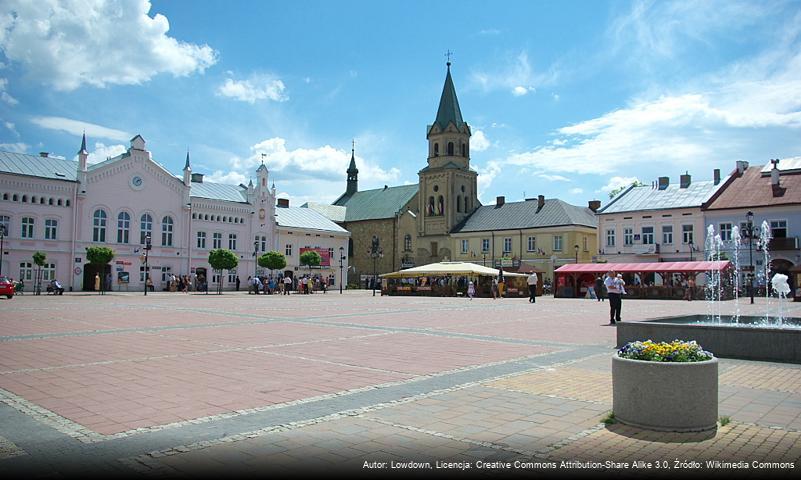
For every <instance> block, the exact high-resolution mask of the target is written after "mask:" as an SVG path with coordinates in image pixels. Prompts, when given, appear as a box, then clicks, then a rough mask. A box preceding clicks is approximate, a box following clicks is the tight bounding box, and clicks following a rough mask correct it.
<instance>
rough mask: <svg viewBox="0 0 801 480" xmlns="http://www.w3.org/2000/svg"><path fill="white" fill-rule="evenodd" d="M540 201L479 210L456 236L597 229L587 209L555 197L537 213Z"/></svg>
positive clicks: (461, 227) (457, 231)
mask: <svg viewBox="0 0 801 480" xmlns="http://www.w3.org/2000/svg"><path fill="white" fill-rule="evenodd" d="M537 209H538V202H537V199H536V198H535V199H532V200H526V201H523V202H507V203H504V204H503V205H501V206H497V205H484V206H482V207H479V208H477V209H476V210H475V211H474V212H473V214H472V215H470V216H469V217H467V218H466V219H465V220H464V221H463V222H462V223H461V224H460V225H457V226H456V228H454V230H453V233H467V232H483V231H490V230H518V229H524V228H545V227H557V226H562V225H578V226H584V227H593V228H595V227H596V225H597V222H596V220H595V214H594V213H593V211H592V210H590V209H589V208H587V207H577V206H575V205H571V204H569V203H567V202H564V201H562V200H559V199H556V198H551V199H547V200H545V205H543V206H542V209H540V210H539V211H537Z"/></svg>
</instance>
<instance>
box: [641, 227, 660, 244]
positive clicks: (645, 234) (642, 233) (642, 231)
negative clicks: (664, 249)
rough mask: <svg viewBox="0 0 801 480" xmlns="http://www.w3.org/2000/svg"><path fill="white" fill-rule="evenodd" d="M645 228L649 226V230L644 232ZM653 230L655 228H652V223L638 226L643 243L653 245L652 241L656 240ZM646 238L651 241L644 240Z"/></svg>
mask: <svg viewBox="0 0 801 480" xmlns="http://www.w3.org/2000/svg"><path fill="white" fill-rule="evenodd" d="M646 228H650V229H651V232H650V233H645V229H646ZM654 230H656V229H655V228H654V226H653V225H643V226H642V227H640V234H641V235H642V244H643V245H653V244H654V242H655V241H656V239H655V238H654ZM647 236H650V237H647ZM646 239H650V240H651V241H650V242H646Z"/></svg>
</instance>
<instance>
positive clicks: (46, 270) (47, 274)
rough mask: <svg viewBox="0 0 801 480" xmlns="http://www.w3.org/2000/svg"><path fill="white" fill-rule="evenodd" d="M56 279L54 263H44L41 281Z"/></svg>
mask: <svg viewBox="0 0 801 480" xmlns="http://www.w3.org/2000/svg"><path fill="white" fill-rule="evenodd" d="M55 279H56V264H55V263H45V264H44V265H43V266H42V281H44V282H49V281H50V280H55Z"/></svg>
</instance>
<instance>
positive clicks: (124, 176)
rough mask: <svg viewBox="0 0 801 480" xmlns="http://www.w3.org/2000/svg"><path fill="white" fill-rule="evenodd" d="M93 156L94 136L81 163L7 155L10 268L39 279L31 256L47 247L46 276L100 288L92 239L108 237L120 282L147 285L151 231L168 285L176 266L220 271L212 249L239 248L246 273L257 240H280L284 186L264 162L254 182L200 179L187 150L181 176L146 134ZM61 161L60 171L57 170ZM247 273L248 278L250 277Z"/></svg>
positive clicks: (6, 252) (115, 280)
mask: <svg viewBox="0 0 801 480" xmlns="http://www.w3.org/2000/svg"><path fill="white" fill-rule="evenodd" d="M87 156H88V154H87V152H86V150H85V140H84V145H83V146H82V148H81V151H80V152H79V154H78V162H77V163H76V162H73V161H68V160H59V159H54V158H49V157H35V156H31V155H7V158H6V160H7V161H6V164H5V166H6V168H3V171H0V199H2V200H0V224H3V225H4V226H5V227H6V231H7V235H6V237H5V239H4V242H3V243H4V245H3V247H4V248H3V258H2V273H3V274H4V275H7V276H11V277H13V278H15V279H18V278H22V279H23V280H24V281H25V283H26V284H27V285H32V280H33V275H34V271H35V269H36V267H35V266H34V265H32V263H33V260H32V258H31V257H32V255H33V253H35V252H36V251H42V252H44V253H46V254H47V261H46V263H47V265H48V267H47V268H46V269H45V275H44V280H49V279H51V278H57V279H58V280H60V281H61V282H62V284H63V285H64V286H65V287H66V288H67V289H68V290H74V291H77V290H82V289H84V286H85V285H86V289H92V288H93V285H94V273H95V270H94V268H93V267H90V266H89V265H87V263H86V248H87V247H89V246H93V245H102V246H108V247H110V248H112V249H113V250H114V251H115V257H114V260H112V264H111V277H112V288H113V289H114V290H118V289H119V290H137V289H143V288H144V261H143V260H144V257H143V254H144V249H143V243H144V238H145V237H146V236H147V235H148V234H149V235H150V237H151V245H152V249H151V250H150V251H149V254H148V264H149V267H150V271H151V279H152V281H153V284H154V287H155V289H156V290H160V289H161V288H163V287H164V286H165V282H166V280H167V278H168V277H169V276H170V274H175V275H193V274H199V273H202V272H204V270H205V272H206V276H207V280H209V281H212V280H216V279H215V278H212V277H213V276H214V275H213V272H211V269H210V267H209V265H208V261H207V260H208V254H209V251H210V250H212V249H213V248H226V249H230V250H233V251H234V252H235V253H236V254H238V255H239V257H240V264H239V267H238V270H239V271H240V272H241V271H250V272H252V271H253V269H254V267H255V257H254V255H253V252H254V250H253V249H254V242H257V246H258V247H259V250H264V249H266V250H273V249H275V248H276V245H277V244H276V239H277V235H276V224H275V213H274V212H275V193H274V191H273V190H270V189H269V188H268V187H267V185H268V172H267V169H266V168H265V167H264V166H262V167H260V168H259V170H258V171H257V172H256V173H257V178H258V180H259V181H258V183H257V185H255V186H253V185H251V186H249V187H245V186H241V185H240V186H234V185H223V184H213V183H208V182H206V183H203V182H202V176H200V175H195V176H194V177H195V178H194V179H195V180H196V181H195V182H192V180H193V178H192V177H193V176H192V175H191V168H190V165H189V157H188V155H187V164H186V167H185V168H184V172H183V178H179V177H176V176H175V175H173V174H171V173H170V172H169V171H167V170H166V169H165V168H164V167H162V166H161V165H159V164H158V163H156V162H154V161H153V159H152V158H151V154H150V152H149V151H147V150H146V149H145V141H144V139H143V138H142V137H141V136H138V135H137V136H136V137H134V138H133V139H132V140H131V147H130V148H129V149H128V151H127V152H126V153H124V154H122V155H120V156H118V157H115V158H112V159H109V160H106V161H104V162H101V163H99V164H96V165H91V166H90V165H87V164H86V159H87ZM9 165H10V166H9ZM54 168H55V169H56V170H60V171H58V172H56V175H53V172H51V171H50V170H53V169H54ZM71 168H72V169H73V170H72V171H70V169H71ZM48 169H49V170H48ZM59 174H61V175H59ZM51 177H54V178H51ZM62 178H63V179H62ZM236 276H237V273H236V272H231V273H230V274H229V272H225V273H224V278H223V285H224V288H231V287H233V285H234V283H235V279H236ZM239 276H240V279H241V280H242V282H244V281H245V279H246V278H247V275H245V276H244V278H243V277H242V274H239ZM126 277H127V280H128V281H127V282H125V281H124V280H125V279H126Z"/></svg>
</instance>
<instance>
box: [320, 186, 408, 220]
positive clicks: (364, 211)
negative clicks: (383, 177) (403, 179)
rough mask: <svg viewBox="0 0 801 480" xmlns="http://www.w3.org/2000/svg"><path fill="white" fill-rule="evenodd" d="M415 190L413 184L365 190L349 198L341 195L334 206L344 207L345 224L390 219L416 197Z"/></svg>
mask: <svg viewBox="0 0 801 480" xmlns="http://www.w3.org/2000/svg"><path fill="white" fill-rule="evenodd" d="M417 189H418V185H417V184H416V183H415V184H412V185H403V186H400V187H384V188H377V189H375V190H365V191H363V192H356V193H354V194H353V195H350V196H348V195H343V196H342V197H340V198H339V199H338V200H337V201H336V202H334V205H339V206H343V207H346V211H345V221H346V222H358V221H360V220H375V219H379V218H392V217H394V216H395V215H396V214H397V213H398V212H400V211H401V209H402V208H403V206H404V205H406V204H407V203H409V201H410V200H411V199H412V198H414V196H415V195H417Z"/></svg>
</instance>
